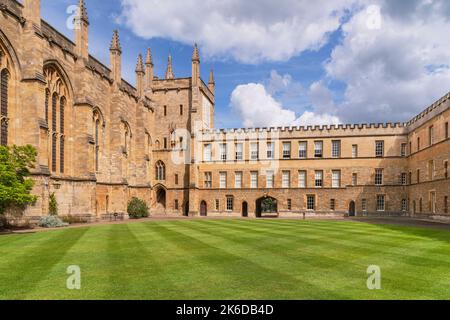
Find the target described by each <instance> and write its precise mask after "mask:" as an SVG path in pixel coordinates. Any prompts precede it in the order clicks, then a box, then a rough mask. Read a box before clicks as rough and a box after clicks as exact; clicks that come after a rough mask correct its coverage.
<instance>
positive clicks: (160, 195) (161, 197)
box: [156, 188, 166, 209]
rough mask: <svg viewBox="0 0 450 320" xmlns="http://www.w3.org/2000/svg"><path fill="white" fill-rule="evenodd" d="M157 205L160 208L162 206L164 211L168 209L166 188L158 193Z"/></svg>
mask: <svg viewBox="0 0 450 320" xmlns="http://www.w3.org/2000/svg"><path fill="white" fill-rule="evenodd" d="M156 203H157V204H158V206H162V207H163V208H164V209H165V208H166V190H165V189H164V188H160V189H159V190H158V191H156Z"/></svg>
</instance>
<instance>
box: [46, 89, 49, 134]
mask: <svg viewBox="0 0 450 320" xmlns="http://www.w3.org/2000/svg"><path fill="white" fill-rule="evenodd" d="M49 100H50V91H49V90H48V89H45V123H46V124H47V125H48V104H49Z"/></svg>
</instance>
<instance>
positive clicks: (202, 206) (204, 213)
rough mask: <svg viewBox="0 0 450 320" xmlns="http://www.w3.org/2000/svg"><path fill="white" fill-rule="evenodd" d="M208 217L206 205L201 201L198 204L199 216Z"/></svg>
mask: <svg viewBox="0 0 450 320" xmlns="http://www.w3.org/2000/svg"><path fill="white" fill-rule="evenodd" d="M207 215H208V206H207V205H206V202H205V201H202V202H201V203H200V216H201V217H206V216H207Z"/></svg>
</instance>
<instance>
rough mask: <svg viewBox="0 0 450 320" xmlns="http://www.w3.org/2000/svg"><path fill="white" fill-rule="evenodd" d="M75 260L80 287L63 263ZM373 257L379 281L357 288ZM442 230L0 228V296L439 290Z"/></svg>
mask: <svg viewBox="0 0 450 320" xmlns="http://www.w3.org/2000/svg"><path fill="white" fill-rule="evenodd" d="M70 265H78V266H80V268H81V273H82V274H81V286H82V287H81V290H75V291H72V290H68V289H67V288H66V279H67V277H68V275H67V274H66V269H67V267H68V266H70ZM369 265H379V266H380V268H381V272H382V289H381V290H376V291H371V290H368V289H367V286H366V281H367V278H368V275H367V274H366V270H367V267H368V266H369ZM449 298H450V232H449V231H445V230H432V229H421V228H409V227H408V228H407V227H401V226H387V225H374V224H366V223H356V222H334V221H291V220H247V221H245V220H193V221H155V222H146V223H131V224H123V225H106V226H96V227H86V228H74V229H64V230H58V231H48V232H39V233H34V234H25V235H7V236H0V299H449Z"/></svg>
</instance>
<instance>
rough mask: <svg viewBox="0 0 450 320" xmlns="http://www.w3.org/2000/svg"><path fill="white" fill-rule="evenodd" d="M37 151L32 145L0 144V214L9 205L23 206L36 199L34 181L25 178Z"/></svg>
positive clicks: (32, 165)
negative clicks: (8, 145)
mask: <svg viewBox="0 0 450 320" xmlns="http://www.w3.org/2000/svg"><path fill="white" fill-rule="evenodd" d="M36 156H37V152H36V149H35V148H34V147H33V146H30V145H27V146H20V147H19V146H12V147H5V146H0V214H3V213H4V212H5V210H6V209H7V208H9V207H14V206H15V207H20V208H25V207H26V206H27V205H29V204H31V203H33V202H35V201H36V199H37V197H36V196H34V195H32V194H31V190H32V189H33V185H34V182H33V180H31V179H29V178H27V177H29V176H30V169H32V168H34V163H35V161H36Z"/></svg>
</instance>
